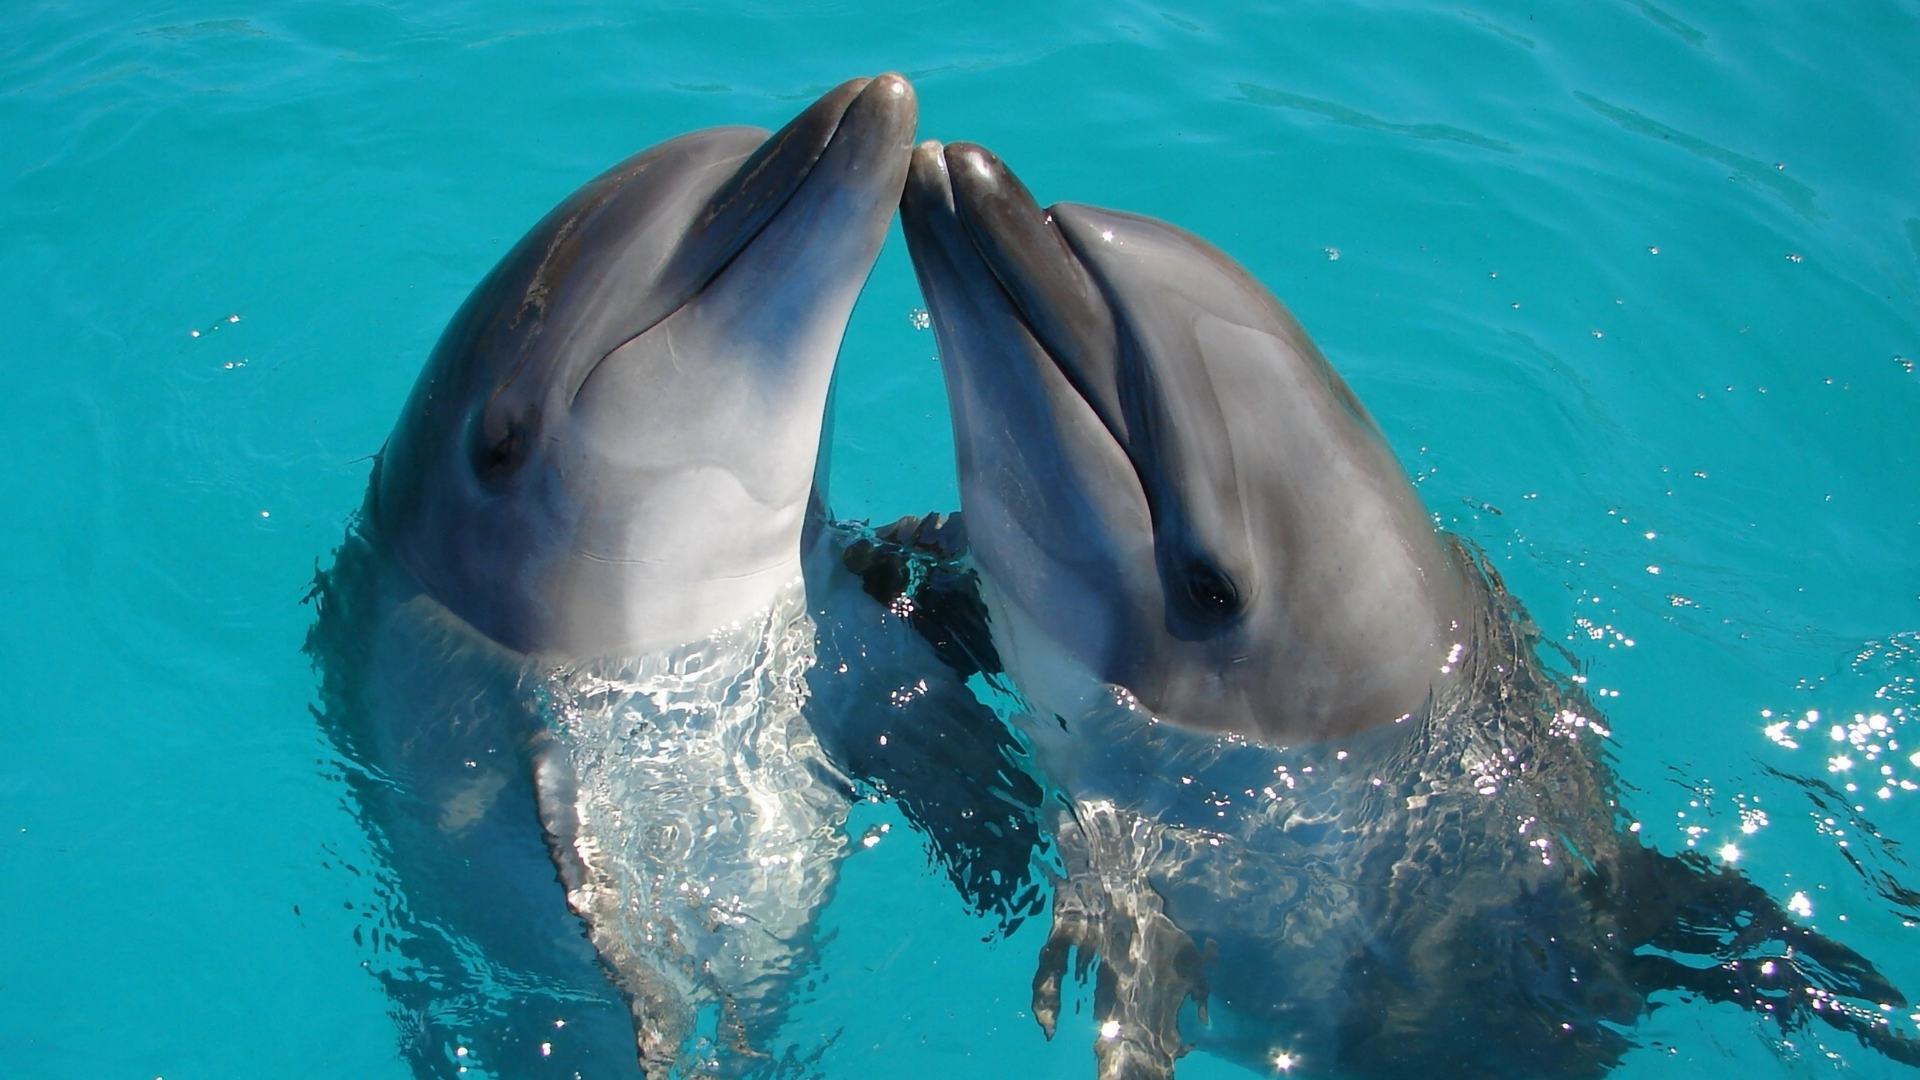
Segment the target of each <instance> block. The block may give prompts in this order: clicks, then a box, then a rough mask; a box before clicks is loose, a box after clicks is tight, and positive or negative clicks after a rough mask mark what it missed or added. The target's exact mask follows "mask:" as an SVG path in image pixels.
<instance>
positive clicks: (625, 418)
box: [366, 75, 916, 656]
mask: <svg viewBox="0 0 1920 1080" xmlns="http://www.w3.org/2000/svg"><path fill="white" fill-rule="evenodd" d="M915 116H916V105H915V100H914V95H913V91H912V89H911V88H910V87H909V86H908V84H907V82H906V80H904V79H902V78H900V77H899V76H897V75H882V76H880V77H879V78H875V79H871V80H869V79H859V80H855V81H852V82H848V83H846V84H844V85H841V86H839V87H837V88H835V89H834V90H832V91H830V92H829V93H827V94H826V95H825V96H824V97H822V98H821V99H820V100H818V101H816V102H814V103H813V104H812V105H811V106H809V107H808V108H807V109H806V110H805V111H804V112H802V113H801V114H800V115H799V116H798V117H796V118H795V119H794V120H793V121H792V122H791V123H789V124H788V125H787V126H786V127H785V128H783V129H781V130H780V131H779V132H776V133H774V134H772V135H771V136H770V135H769V134H768V133H767V132H765V131H763V130H759V129H756V128H745V127H730V128H715V129H711V130H706V131H699V132H695V133H693V134H690V135H686V136H683V137H680V138H677V139H673V140H671V141H669V142H665V143H662V144H660V145H659V146H656V147H654V148H652V149H650V150H646V151H644V152H642V153H640V154H638V155H636V156H634V157H632V158H629V159H627V160H626V161H624V162H622V163H620V164H619V165H617V166H615V167H614V168H613V169H611V170H609V171H608V172H606V173H604V174H603V175H601V176H599V177H598V178H596V179H594V180H592V181H590V182H589V183H588V184H587V185H586V186H584V187H582V188H581V189H580V190H579V191H576V192H575V193H574V194H573V195H571V196H570V197H568V198H567V200H566V201H565V202H562V203H561V204H560V205H559V206H557V207H555V208H554V210H553V211H552V212H551V213H549V214H547V216H546V217H545V218H543V219H541V221H540V222H539V224H537V225H535V226H534V227H533V229H532V231H530V232H529V233H527V235H526V236H525V237H523V238H522V239H521V240H520V242H519V243H518V244H516V245H515V246H514V248H513V250H511V251H510V252H508V253H507V255H506V257H505V258H504V259H502V260H501V261H500V263H499V265H498V266H496V267H494V269H493V271H492V272H491V273H489V274H488V275H487V277H486V279H485V280H483V281H482V282H481V283H480V285H479V286H478V287H477V288H475V289H474V291H473V293H472V295H471V296H469V297H468V298H467V301H466V303H465V304H464V305H462V307H461V308H460V310H459V312H458V313H457V314H456V315H455V316H454V317H453V321H452V322H451V324H449V325H448V327H447V329H446V332H445V333H444V335H443V336H442V337H441V339H440V342H439V345H438V346H437V347H436V348H435V349H434V352H433V355H432V357H431V359H429V360H428V362H427V366H426V369H425V371H424V372H423V374H422V375H421V377H420V380H419V382H418V383H417V384H416V386H415V388H414V391H413V395H412V397H411V399H410V400H409V401H408V403H407V405H406V408H405V410H404V412H403V413H402V415H401V418H400V421H399V423H398V425H397V426H396V428H395V430H394V432H393V434H392V436H391V437H390V438H389V440H388V442H387V445H386V448H385V449H384V450H383V451H382V452H381V455H380V458H379V463H378V465H377V466H376V473H375V477H374V482H373V487H372V494H371V495H370V498H369V505H368V512H367V515H366V516H367V518H368V520H369V523H370V524H371V526H372V527H373V528H374V529H375V530H377V531H378V533H379V534H380V535H381V536H382V538H383V539H384V540H385V541H386V543H388V544H389V545H390V547H391V548H392V549H393V550H394V551H395V552H396V553H397V555H398V557H399V559H400V560H401V562H402V563H403V564H404V565H405V566H406V567H407V568H408V569H410V570H411V571H412V573H413V574H414V576H415V577H417V578H418V579H419V581H420V583H421V584H422V585H423V586H424V588H425V590H426V591H427V592H428V593H429V594H431V595H432V596H433V597H435V598H436V599H438V600H439V601H440V602H441V603H443V604H444V605H445V606H446V607H448V608H449V609H451V610H452V611H453V612H454V613H455V614H457V615H459V616H460V617H461V618H463V619H464V620H466V621H467V622H468V623H470V624H471V625H472V626H474V627H475V628H476V629H478V630H480V631H481V632H482V633H484V634H486V635H488V636H489V637H492V638H493V639H494V640H496V641H497V642H499V643H501V644H503V645H506V646H508V647H509V648H512V649H516V650H520V651H523V652H528V653H564V654H569V655H573V656H592V655H604V654H608V653H613V652H631V651H646V650H649V649H652V648H655V647H660V646H665V645H671V644H681V643H685V642H689V641H694V640H698V639H699V638H700V637H701V636H703V635H704V634H705V633H706V632H708V631H711V630H712V629H714V628H715V627H717V626H720V625H723V624H725V623H727V622H729V621H732V620H734V619H737V618H739V617H742V616H744V615H747V614H750V613H752V612H753V611H754V610H756V609H757V608H759V607H763V606H765V604H766V603H768V602H769V601H770V600H771V599H772V597H773V596H774V595H775V594H776V592H777V590H778V589H779V588H780V586H782V585H783V584H785V583H786V582H788V581H790V580H792V578H793V577H794V576H795V575H796V574H797V573H798V565H797V559H798V554H799V539H800V534H801V528H802V525H803V522H804V520H805V517H806V513H807V509H808V501H809V495H810V491H811V484H812V480H813V475H814V463H815V457H816V453H817V450H818V445H819V439H820V432H821V425H822V421H823V417H824V414H825V409H826V399H827V392H828V387H829V384H830V381H831V377H832V372H833V364H834V359H835V355H836V353H837V352H838V349H839V344H840V337H841V334H842V332H843V331H844V330H845V327H846V323H847V319H848V316H849V314H850V313H851V311H852V308H853V303H854V300H855V298H856V297H857V296H858V294H859V291H860V288H861V286H862V284H863V283H864V282H865V280H866V277H867V274H868V272H869V270H870V269H871V268H872V265H873V262H874V259H875V257H876V255H877V254H878V251H879V248H880V244H881V242H882V240H883V239H884V237H885V233H886V228H887V224H888V222H889V220H890V219H891V217H892V212H893V208H894V206H895V205H896V204H897V202H898V199H899V193H900V189H901V185H902V183H904V180H905V176H906V168H907V160H908V156H909V151H910V149H911V146H912V137H913V127H914V122H915Z"/></svg>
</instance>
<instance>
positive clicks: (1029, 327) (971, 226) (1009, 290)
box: [929, 140, 1154, 517]
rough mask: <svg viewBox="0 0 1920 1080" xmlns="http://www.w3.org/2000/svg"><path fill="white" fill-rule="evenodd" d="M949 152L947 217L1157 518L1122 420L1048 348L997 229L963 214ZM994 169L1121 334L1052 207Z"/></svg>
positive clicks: (943, 178) (943, 156) (944, 183)
mask: <svg viewBox="0 0 1920 1080" xmlns="http://www.w3.org/2000/svg"><path fill="white" fill-rule="evenodd" d="M929 141H931V140H929ZM949 149H950V147H949V146H944V145H943V146H941V147H940V150H939V158H940V174H939V176H940V184H941V187H942V188H943V189H944V194H945V196H946V199H945V203H946V205H945V207H944V211H945V213H947V214H948V215H949V216H950V217H951V218H952V219H953V223H954V226H955V232H957V233H958V234H959V237H960V240H961V243H963V244H964V245H965V246H966V249H967V250H968V251H971V252H972V253H973V256H974V257H975V258H976V259H978V260H979V261H980V265H982V266H983V267H985V268H986V270H987V277H988V278H989V279H990V280H991V281H992V282H993V288H994V289H995V290H997V291H998V292H999V294H1000V295H1001V297H1002V298H1004V299H1005V300H1006V302H1007V308H1008V310H1009V311H1011V312H1012V313H1013V321H1014V323H1015V324H1016V325H1017V326H1019V328H1020V330H1021V331H1022V332H1023V333H1025V334H1026V335H1027V337H1028V338H1029V339H1031V340H1032V342H1033V344H1034V346H1035V347H1036V348H1037V349H1038V351H1039V352H1040V355H1042V356H1044V357H1045V358H1046V362H1047V364H1048V365H1049V366H1051V367H1052V368H1053V370H1054V371H1055V372H1056V373H1058V374H1059V376H1060V378H1061V380H1062V381H1064V382H1065V383H1066V385H1067V387H1068V389H1070V390H1072V391H1073V395H1074V396H1075V397H1076V398H1078V399H1079V400H1080V403H1081V404H1082V405H1084V406H1086V408H1087V411H1088V412H1090V413H1092V414H1093V417H1094V419H1095V420H1097V421H1098V422H1099V424H1100V429H1101V430H1102V431H1103V432H1105V433H1106V436H1107V441H1108V442H1109V443H1111V444H1112V446H1113V449H1114V451H1115V452H1116V453H1118V454H1119V455H1120V457H1121V459H1122V460H1124V461H1125V462H1126V463H1127V468H1128V469H1129V470H1130V471H1131V472H1132V473H1133V477H1134V483H1135V484H1136V485H1138V487H1139V489H1140V494H1141V497H1142V498H1143V499H1145V501H1146V504H1147V509H1148V514H1149V516H1150V517H1152V516H1154V498H1153V489H1152V488H1151V487H1150V486H1149V485H1148V484H1147V474H1146V471H1145V470H1144V469H1143V468H1142V467H1141V462H1140V461H1139V459H1138V458H1137V457H1136V456H1135V451H1134V449H1133V448H1132V445H1131V441H1130V440H1128V439H1127V438H1125V437H1124V435H1123V434H1122V432H1121V431H1120V430H1118V428H1117V427H1116V425H1117V424H1118V423H1119V422H1120V418H1119V417H1115V416H1110V415H1108V413H1109V410H1106V409H1102V408H1101V407H1100V406H1099V405H1098V404H1097V399H1096V396H1095V394H1094V392H1093V390H1092V388H1091V387H1089V386H1088V385H1087V383H1086V381H1085V379H1086V376H1085V374H1084V373H1081V372H1077V371H1076V370H1075V369H1074V367H1073V366H1072V365H1071V364H1068V363H1066V362H1064V361H1062V360H1061V358H1060V357H1059V356H1058V355H1057V354H1056V352H1055V347H1054V345H1053V344H1051V343H1049V342H1048V340H1047V335H1046V334H1045V333H1044V332H1043V331H1042V330H1041V328H1040V323H1041V322H1042V320H1041V319H1038V318H1036V317H1035V315H1034V312H1033V304H1034V300H1033V298H1031V297H1023V292H1024V290H1022V289H1020V288H1018V287H1017V286H1018V284H1019V281H1018V275H1017V274H1016V273H1015V270H1014V268H1013V267H1012V266H1010V265H1006V261H1005V260H1004V259H996V258H995V255H994V250H993V249H994V247H995V245H991V244H984V243H982V242H981V236H980V234H981V233H988V234H989V235H992V234H993V230H994V225H993V224H992V223H991V222H988V221H986V220H984V218H983V216H982V215H980V214H978V213H968V212H966V211H965V210H964V209H963V208H962V199H961V196H960V191H959V187H958V185H956V184H955V183H954V179H953V173H954V166H953V163H952V161H951V160H950V159H949V158H948V156H947V155H948V151H949ZM995 167H996V168H998V169H1000V170H1001V171H1003V172H1005V175H1006V176H1007V177H1008V179H1010V180H1012V181H1013V183H1014V184H1015V185H1016V187H1017V188H1018V190H1019V191H1020V193H1021V194H1022V195H1023V196H1026V197H1027V198H1028V199H1029V200H1030V201H1031V202H1032V205H1033V208H1034V209H1035V210H1037V211H1038V212H1039V215H1040V228H1041V229H1042V230H1044V231H1045V233H1046V235H1048V236H1050V237H1052V238H1053V240H1054V241H1055V242H1057V243H1058V244H1059V246H1060V255H1061V256H1062V257H1064V258H1065V259H1067V260H1069V261H1071V262H1072V264H1073V266H1074V269H1075V270H1076V271H1077V272H1078V273H1079V275H1080V276H1081V278H1082V279H1083V280H1085V281H1086V282H1088V283H1089V284H1090V285H1092V286H1093V289H1094V293H1093V295H1094V296H1095V297H1097V298H1098V301H1099V302H1100V303H1101V304H1103V305H1104V306H1105V307H1106V308H1107V311H1108V314H1109V316H1110V317H1112V318H1113V323H1114V330H1115V333H1116V334H1118V333H1119V332H1120V320H1119V318H1118V317H1117V315H1116V314H1115V313H1114V312H1113V305H1112V304H1111V303H1110V302H1108V301H1107V299H1106V294H1105V291H1104V290H1103V289H1101V288H1100V287H1099V284H1098V279H1097V278H1096V277H1095V276H1094V274H1093V272H1092V271H1091V270H1090V269H1088V267H1087V264H1086V262H1085V260H1084V259H1083V258H1082V256H1081V253H1080V250H1079V249H1078V248H1077V247H1075V246H1074V243H1073V239H1072V237H1070V236H1069V235H1068V234H1067V233H1066V232H1065V231H1064V230H1062V229H1060V228H1059V227H1058V226H1057V225H1056V224H1055V223H1054V212H1053V208H1052V207H1050V206H1048V207H1043V206H1040V205H1039V202H1038V201H1037V200H1031V197H1030V196H1028V195H1027V193H1026V189H1025V187H1024V186H1023V185H1020V184H1019V181H1018V180H1017V179H1016V178H1014V177H1013V174H1012V173H1011V172H1010V171H1006V170H1005V167H1004V166H1003V165H1000V164H999V162H998V160H997V159H995ZM962 287H964V286H962ZM1116 344H1117V341H1116Z"/></svg>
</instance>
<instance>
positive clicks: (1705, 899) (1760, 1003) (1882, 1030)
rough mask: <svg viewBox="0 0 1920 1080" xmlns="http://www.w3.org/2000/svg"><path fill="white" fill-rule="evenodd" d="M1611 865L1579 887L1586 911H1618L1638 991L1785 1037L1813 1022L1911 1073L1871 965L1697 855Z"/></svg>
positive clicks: (1908, 1051)
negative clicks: (1729, 1012) (1689, 1001)
mask: <svg viewBox="0 0 1920 1080" xmlns="http://www.w3.org/2000/svg"><path fill="white" fill-rule="evenodd" d="M1621 859H1622V865H1620V866H1619V867H1618V868H1617V872H1616V873H1615V874H1614V875H1611V876H1607V875H1603V874H1602V873H1599V872H1596V873H1595V875H1594V876H1592V877H1591V878H1590V879H1589V880H1588V883H1587V886H1586V888H1587V891H1588V893H1589V895H1590V897H1591V898H1592V899H1593V900H1594V901H1595V902H1596V905H1600V904H1605V905H1607V906H1611V907H1614V908H1615V909H1616V910H1618V911H1619V912H1620V917H1621V921H1622V923H1623V929H1624V930H1625V935H1624V936H1625V937H1626V938H1627V940H1628V941H1630V942H1633V943H1634V944H1635V945H1636V946H1637V948H1636V950H1635V954H1634V956H1633V959H1632V963H1631V966H1630V968H1629V970H1630V972H1631V974H1632V977H1633V978H1634V980H1635V981H1636V982H1637V983H1638V984H1639V985H1640V987H1641V989H1642V990H1643V991H1644V992H1648V993H1651V992H1653V991H1657V990H1663V989H1677V990H1683V991H1686V992H1688V993H1692V994H1695V995H1698V996H1699V997H1701V998H1704V999H1706V1000H1708V1001H1713V1002H1730V1003H1733V1004H1737V1005H1742V1006H1745V1007H1746V1008H1748V1009H1751V1010H1753V1011H1755V1012H1758V1013H1762V1014H1764V1015H1767V1016H1770V1017H1772V1018H1773V1019H1774V1020H1775V1021H1776V1022H1778V1023H1779V1025H1780V1027H1781V1030H1782V1031H1787V1032H1791V1031H1793V1030H1795V1029H1796V1028H1804V1027H1805V1026H1806V1023H1807V1020H1808V1019H1809V1018H1810V1017H1812V1018H1818V1019H1819V1020H1821V1021H1822V1022H1824V1023H1826V1024H1827V1025H1829V1026H1831V1027H1833V1028H1834V1029H1836V1030H1839V1031H1843V1032H1846V1033H1847V1034H1849V1035H1852V1036H1853V1037H1854V1038H1856V1039H1858V1040H1860V1042H1861V1043H1862V1044H1863V1045H1865V1046H1867V1047H1868V1048H1870V1049H1872V1050H1875V1051H1877V1052H1879V1053H1881V1054H1883V1055H1885V1056H1886V1057H1888V1058H1891V1059H1892V1060H1894V1061H1898V1062H1901V1063H1903V1064H1906V1065H1913V1066H1920V1040H1914V1039H1911V1038H1906V1037H1903V1036H1901V1035H1897V1034H1895V1033H1894V1032H1893V1030H1892V1029H1891V1028H1890V1027H1889V1026H1888V1023H1887V1019H1886V1017H1885V1016H1884V1015H1883V1013H1882V1010H1881V1007H1882V1006H1890V1007H1892V1008H1895V1009H1904V1008H1906V1007H1907V1006H1908V1004H1909V1002H1908V1001H1907V998H1906V996H1905V995H1903V994H1902V993H1901V992H1900V991H1899V990H1898V989H1896V988H1895V987H1894V986H1893V984H1892V983H1890V982H1889V981H1888V980H1887V979H1886V977H1885V976H1883V975H1881V974H1880V972H1879V971H1878V970H1877V969H1876V968H1875V967H1874V966H1873V963H1872V961H1870V960H1868V959H1867V958H1866V957H1864V956H1861V955H1860V954H1859V953H1857V952H1854V951H1853V950H1852V949H1850V948H1848V947H1847V946H1845V945H1842V944H1841V943H1839V942H1837V941H1834V940H1833V939H1832V938H1829V937H1826V936H1825V935H1822V934H1820V933H1818V932H1816V931H1813V930H1810V929H1808V928H1806V927H1804V926H1801V925H1800V924H1799V923H1798V922H1796V921H1795V920H1794V919H1793V917H1792V916H1790V915H1789V914H1788V913H1787V912H1786V911H1783V910H1782V909H1781V907H1780V905H1779V903H1778V902H1777V901H1775V900H1774V898H1773V897H1771V896H1769V895H1768V894H1767V893H1766V891H1765V890H1763V889H1761V888H1760V886H1758V885H1755V884H1754V883H1753V882H1752V881H1750V880H1748V879H1747V877H1746V876H1745V875H1743V874H1741V873H1739V872H1738V871H1735V870H1729V869H1725V868H1722V867H1716V866H1714V865H1713V864H1712V863H1711V862H1709V861H1708V860H1707V859H1706V858H1705V857H1704V856H1702V855H1700V854H1699V853H1698V852H1691V851H1690V852H1685V853H1683V854H1681V855H1677V856H1675V855H1667V854H1664V853H1662V852H1659V851H1655V850H1652V849H1650V848H1644V847H1638V846H1633V847H1629V848H1626V849H1623V851H1622V853H1621ZM1846 999H1852V1000H1846ZM1859 1002H1870V1003H1871V1004H1870V1005H1862V1004H1859Z"/></svg>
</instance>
